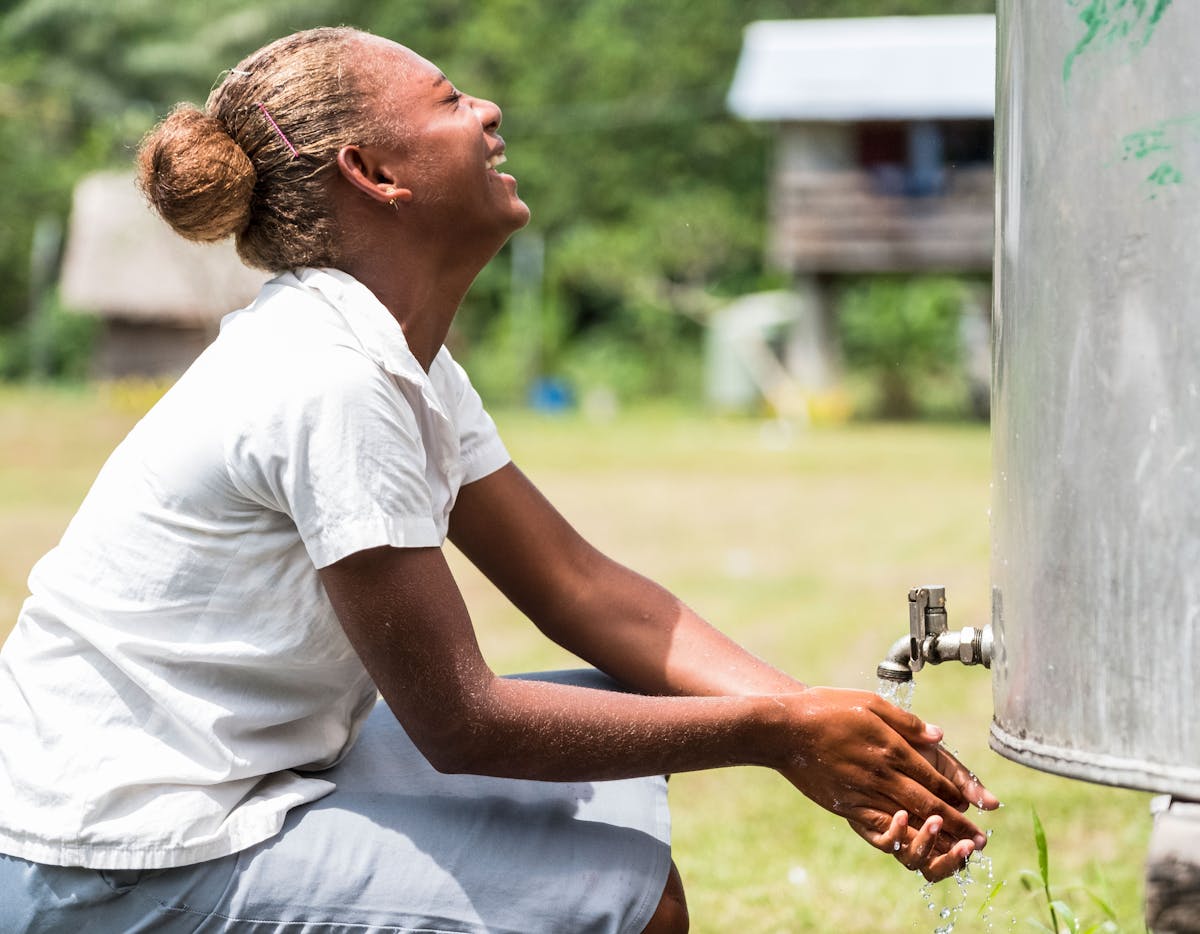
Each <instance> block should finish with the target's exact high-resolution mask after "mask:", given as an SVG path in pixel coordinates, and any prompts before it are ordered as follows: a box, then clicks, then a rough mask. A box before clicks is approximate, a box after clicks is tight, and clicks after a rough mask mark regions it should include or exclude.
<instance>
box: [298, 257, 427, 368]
mask: <svg viewBox="0 0 1200 934" xmlns="http://www.w3.org/2000/svg"><path fill="white" fill-rule="evenodd" d="M288 277H292V278H293V279H294V282H286V281H285V282H283V283H282V284H286V285H293V286H298V287H300V288H303V289H306V290H308V291H311V292H316V293H317V294H318V295H320V296H321V297H322V298H323V299H324V300H325V301H326V302H327V303H328V304H329V305H331V306H332V307H333V308H334V309H335V310H336V311H337V312H338V313H339V314H341V316H342V318H343V319H345V322H346V326H347V327H349V328H350V331H351V332H352V333H353V334H354V336H355V337H356V338H357V339H358V342H359V343H360V344H361V345H362V348H363V350H364V351H365V352H366V354H367V355H368V356H369V357H371V359H373V360H374V361H375V362H376V363H378V364H379V365H380V366H381V367H383V368H384V369H385V370H387V371H388V372H389V373H392V374H394V375H396V376H399V377H401V378H403V379H409V380H415V381H416V382H419V383H426V382H428V379H429V377H428V374H426V372H425V370H424V369H423V368H422V367H421V364H420V363H419V362H418V361H417V358H416V357H415V356H414V355H413V352H412V351H411V350H410V349H409V346H408V341H407V340H405V338H404V329H403V328H401V327H400V323H399V322H398V321H397V320H396V319H395V318H393V317H392V313H391V312H390V311H388V310H387V308H385V307H384V305H383V303H382V302H380V301H379V299H378V298H376V297H375V293H373V292H372V291H371V290H370V289H368V288H367V287H366V286H365V285H363V284H362V283H361V282H359V281H358V280H357V279H355V278H354V277H353V276H352V275H350V274H349V273H347V272H343V271H342V270H340V269H331V268H320V269H316V268H312V267H301V268H299V269H296V270H293V271H292V272H290V273H284V275H283V276H280V279H283V280H286V279H287V278H288ZM446 353H447V351H446V348H445V347H441V348H439V350H438V352H437V356H436V357H435V358H434V363H433V365H432V366H437V365H438V360H439V359H440V358H441V357H442V356H443V355H445V354H446ZM432 366H431V369H432Z"/></svg>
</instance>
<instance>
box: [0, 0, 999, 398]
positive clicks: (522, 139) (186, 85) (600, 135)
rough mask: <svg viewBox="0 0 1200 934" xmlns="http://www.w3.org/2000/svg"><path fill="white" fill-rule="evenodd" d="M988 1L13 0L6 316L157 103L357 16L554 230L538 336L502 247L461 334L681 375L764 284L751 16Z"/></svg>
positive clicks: (546, 357)
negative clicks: (430, 85)
mask: <svg viewBox="0 0 1200 934" xmlns="http://www.w3.org/2000/svg"><path fill="white" fill-rule="evenodd" d="M993 7H994V0H656V2H654V3H646V2H644V0H558V2H554V3H548V2H545V0H413V2H409V3H403V4H400V3H388V2H385V0H253V2H251V3H247V2H246V0H236V2H235V0H205V2H204V3H199V2H195V0H180V2H176V3H173V4H169V5H168V4H161V3H152V2H150V0H106V2H105V3H103V4H98V3H94V2H92V0H16V2H13V0H8V2H2V0H0V17H2V18H0V144H3V146H4V151H5V154H6V155H5V159H4V161H3V163H2V164H0V275H3V277H4V281H5V283H6V285H7V288H6V289H5V290H4V292H3V293H2V294H0V332H3V331H4V330H6V329H7V330H11V329H12V328H14V327H15V326H16V325H17V324H18V323H19V322H20V321H21V320H22V319H23V318H24V317H25V316H26V315H27V314H28V309H29V308H30V307H32V306H33V305H36V303H37V302H36V300H34V299H31V297H30V295H29V292H30V288H31V286H30V272H29V264H30V241H31V233H32V229H33V226H34V224H35V222H36V220H37V218H38V217H40V216H45V215H47V214H49V215H55V216H57V217H60V218H63V217H65V216H66V212H67V211H68V208H69V202H70V193H71V188H72V186H73V184H74V182H75V181H76V180H77V179H78V178H79V177H80V176H81V175H82V174H84V173H85V172H87V171H90V170H93V169H98V168H105V167H112V166H115V165H129V163H130V162H131V160H132V155H133V151H134V149H135V147H136V144H137V141H138V139H139V138H140V137H141V135H142V134H143V133H145V131H146V130H148V129H149V128H150V126H151V125H152V124H153V122H154V120H155V119H156V118H157V117H158V116H160V115H162V114H164V113H165V112H166V111H167V110H168V109H169V108H170V106H171V105H172V104H173V103H175V102H176V101H178V100H190V101H194V102H203V100H204V99H205V97H206V96H207V94H208V91H209V89H210V88H211V87H212V86H213V84H214V83H215V82H216V81H217V80H219V78H220V75H221V72H222V70H224V69H228V68H230V67H231V66H233V65H234V64H235V63H236V62H237V61H238V60H239V59H240V58H241V57H242V56H243V55H245V54H246V53H248V52H250V51H252V50H253V49H255V48H257V47H258V46H260V45H262V44H263V43H265V42H267V41H269V40H270V39H273V38H275V37H277V36H279V35H282V34H285V33H287V32H291V31H293V30H296V29H302V28H306V27H309V26H314V25H319V24H329V23H346V24H350V25H355V26H360V27H362V28H365V29H369V30H371V31H373V32H376V33H379V34H381V35H385V36H388V37H390V38H394V39H396V40H397V41H399V42H402V43H404V44H406V45H409V46H410V47H412V48H414V49H416V50H417V51H419V52H420V53H421V54H423V55H425V56H426V57H427V58H429V59H431V60H432V61H435V62H437V63H438V65H439V66H440V67H441V68H442V69H443V70H444V71H445V72H446V73H447V74H448V75H450V77H451V78H452V79H453V80H454V81H455V82H456V84H458V85H459V86H460V87H462V88H464V89H466V90H468V91H469V92H471V93H473V94H477V95H480V96H485V97H489V98H491V99H494V100H496V101H498V102H499V103H500V104H501V105H502V106H503V108H504V112H505V119H504V129H503V133H504V134H505V136H506V138H507V139H508V142H509V156H510V160H511V162H510V164H511V166H512V169H513V172H514V174H515V175H516V176H517V177H518V178H519V180H520V185H521V192H522V195H523V197H524V198H525V199H526V201H527V202H528V203H529V204H530V205H531V206H532V208H533V221H532V224H531V229H532V230H535V231H536V232H537V233H539V234H540V235H541V236H542V237H543V238H544V243H545V266H544V269H545V284H544V290H543V292H544V298H543V300H542V302H541V308H540V310H538V311H537V317H536V319H532V320H535V322H536V325H537V326H536V327H535V328H534V333H532V334H531V333H529V321H530V320H531V319H529V318H528V316H527V315H526V317H524V318H520V319H519V320H517V321H507V322H506V321H504V320H503V319H504V318H505V317H506V316H511V315H512V314H514V313H515V311H514V309H512V308H511V307H510V305H511V304H512V302H511V283H510V279H509V275H508V272H507V264H506V258H504V257H502V258H501V259H500V261H499V262H498V263H494V264H493V266H492V267H491V268H489V270H488V271H486V272H485V274H484V275H483V276H481V277H480V280H479V281H478V282H477V284H476V286H475V288H474V289H473V290H472V293H471V295H470V296H469V297H468V300H467V302H466V304H465V306H464V308H463V311H462V313H461V315H460V319H459V324H458V330H459V332H460V333H459V334H458V335H457V337H456V340H458V342H459V344H460V346H462V347H464V348H465V349H466V351H467V353H468V354H469V353H471V352H472V351H475V352H478V353H479V354H486V355H488V356H489V357H490V356H492V355H493V352H498V353H497V354H496V356H497V357H498V361H497V362H496V366H495V367H494V369H495V370H496V371H497V372H499V371H500V370H503V369H504V366H508V368H509V370H510V373H509V380H510V382H509V385H512V383H511V380H517V381H518V383H519V382H520V381H521V380H522V379H528V378H529V377H530V376H532V375H533V372H532V371H531V370H530V367H536V368H537V370H538V371H539V372H546V373H550V374H551V375H554V374H556V373H560V374H561V373H564V372H565V371H566V370H569V369H576V370H577V369H579V368H580V367H581V366H583V363H582V362H581V358H582V357H587V356H592V357H600V356H603V354H602V353H601V352H600V350H596V351H587V352H584V351H582V350H581V349H580V348H579V347H578V346H576V345H578V344H579V343H580V341H581V339H582V338H583V337H588V338H589V339H591V338H601V337H603V340H602V341H601V344H602V345H603V347H606V348H609V349H608V350H604V353H610V352H611V353H612V354H615V355H617V356H622V357H624V356H629V357H630V358H631V359H636V360H641V361H642V363H643V366H647V367H650V368H651V370H652V372H651V373H649V374H648V375H647V378H641V377H639V378H638V379H632V380H631V379H626V380H624V382H625V383H627V384H628V386H627V387H626V388H628V389H629V390H630V391H637V392H641V391H643V390H644V391H656V390H659V389H664V388H670V386H668V385H667V384H668V383H670V382H671V380H670V379H668V378H667V374H668V372H671V371H672V368H671V367H661V366H660V364H662V363H663V362H664V358H663V357H662V356H661V355H662V354H663V353H664V352H667V351H669V352H670V353H671V354H672V355H673V356H674V357H679V358H682V357H683V356H686V355H687V354H688V353H690V354H692V356H693V357H694V356H695V355H696V354H697V353H698V349H697V345H698V340H697V339H696V337H697V334H698V328H697V327H696V326H695V325H694V324H693V323H691V322H690V320H689V319H690V318H694V317H697V316H702V315H703V314H704V313H705V312H706V311H707V309H708V308H709V307H711V305H712V303H713V301H714V300H715V297H717V296H720V295H722V294H734V293H736V292H738V291H745V290H747V289H751V288H755V287H759V286H760V285H761V284H762V278H763V275H764V272H763V269H762V237H763V233H764V231H763V227H764V213H765V206H766V205H765V201H766V195H765V174H766V167H767V163H768V146H769V143H770V133H769V130H767V129H766V128H763V127H760V126H755V125H750V124H746V123H742V122H739V121H737V120H735V119H733V118H732V117H731V116H730V115H729V114H728V113H727V112H726V110H725V105H724V96H725V92H726V90H727V89H728V85H729V80H730V78H731V76H732V73H733V68H734V64H735V62H736V60H737V54H738V50H739V48H740V44H741V38H742V29H743V27H744V26H745V25H746V24H747V23H749V22H750V21H752V20H755V19H766V18H794V17H820V16H859V15H880V14H922V13H947V12H988V11H991V10H992V9H993ZM505 341H507V344H506V343H504V342H505ZM497 342H499V343H497ZM505 360H507V363H504V361H505ZM489 362H491V361H489ZM625 362H626V364H628V363H629V362H630V360H626V361H625ZM473 365H474V364H473ZM588 365H589V366H590V365H591V364H588ZM655 368H657V369H655ZM684 369H687V367H684ZM651 377H652V378H651ZM660 377H661V378H660Z"/></svg>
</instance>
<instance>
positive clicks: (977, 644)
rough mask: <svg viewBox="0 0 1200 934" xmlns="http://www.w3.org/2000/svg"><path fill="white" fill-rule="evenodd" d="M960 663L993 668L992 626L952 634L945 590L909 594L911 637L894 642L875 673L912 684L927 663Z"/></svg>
mask: <svg viewBox="0 0 1200 934" xmlns="http://www.w3.org/2000/svg"><path fill="white" fill-rule="evenodd" d="M955 660H958V661H960V662H962V663H963V664H964V665H983V667H984V668H991V667H992V627H991V624H990V623H989V624H987V625H985V626H984V627H983V628H982V629H974V628H972V627H970V626H967V627H965V628H964V629H961V630H955V631H951V630H950V627H949V625H948V623H947V618H946V588H945V587H940V586H937V587H914V588H913V589H912V590H910V591H909V592H908V635H907V636H903V637H901V638H899V639H897V640H896V641H895V643H893V645H892V648H891V650H890V651H889V652H888V654H887V658H885V659H884V660H883V661H882V662H880V663H879V667H878V668H877V669H875V673H876V674H877V675H878V676H879V677H880V678H884V679H886V680H888V681H911V680H912V676H913V675H914V674H915V673H916V672H918V671H920V670H921V669H922V668H924V667H925V664H926V663H928V664H930V665H940V664H941V663H942V662H948V661H955Z"/></svg>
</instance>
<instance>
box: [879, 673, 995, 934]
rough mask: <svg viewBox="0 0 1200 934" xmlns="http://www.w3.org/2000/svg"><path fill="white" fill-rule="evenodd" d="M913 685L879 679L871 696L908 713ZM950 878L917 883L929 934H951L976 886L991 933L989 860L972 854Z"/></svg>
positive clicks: (992, 876)
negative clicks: (947, 882) (929, 919)
mask: <svg viewBox="0 0 1200 934" xmlns="http://www.w3.org/2000/svg"><path fill="white" fill-rule="evenodd" d="M916 686H917V685H916V680H915V679H913V680H909V681H890V680H888V679H886V678H880V679H879V685H878V687H877V688H876V689H875V693H876V694H878V695H879V696H880V697H882V698H883V699H884V700H886V701H888V702H889V703H892V704H895V705H896V706H897V707H899V708H900V709H901V710H912V701H913V693H914V692H915V691H916ZM950 752H951V754H953V752H954V751H953V750H950ZM1001 807H1003V805H1001ZM987 836H988V838H989V839H990V838H991V836H992V832H991V830H988V831H987ZM952 878H953V880H954V883H955V888H953V889H951V888H949V887H947V886H944V885H943V886H940V887H938V886H937V885H936V884H935V883H933V882H923V883H922V884H921V888H920V894H921V899H922V900H923V901H924V903H925V908H926V910H928V911H930V912H933V913H934V915H935V918H936V920H935V921H934V927H933V934H952V932H953V931H954V928H955V925H956V924H958V922H959V921H961V920H962V919H963V917H962V916H963V911H964V910H965V908H966V906H967V900H968V898H969V897H970V896H971V894H972V890H973V888H974V887H976V886H979V887H980V888H981V889H982V893H983V894H982V900H983V901H982V907H981V908H980V909H979V920H980V921H981V922H982V924H983V927H982V930H984V931H986V932H989V934H991V932H993V931H995V925H994V921H993V917H992V907H991V898H992V895H993V894H994V893H995V891H996V889H997V884H996V878H995V873H994V871H993V868H992V858H991V857H990V856H985V855H983V854H982V853H972V854H971V857H970V858H969V859H968V860H967V862H966V865H965V866H963V868H962V869H960V870H959V871H958V872H956V873H955V874H954V875H953V877H952ZM1002 884H1003V883H1001V885H1002ZM1016 923H1017V919H1016V918H1015V917H1013V918H1010V919H1009V922H1008V927H1009V929H1010V930H1011V929H1012V928H1014V927H1015V926H1016Z"/></svg>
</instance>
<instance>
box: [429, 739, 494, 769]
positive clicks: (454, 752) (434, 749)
mask: <svg viewBox="0 0 1200 934" xmlns="http://www.w3.org/2000/svg"><path fill="white" fill-rule="evenodd" d="M417 748H418V749H419V750H420V752H421V755H423V756H424V757H425V760H426V761H427V762H428V763H429V764H430V765H431V766H433V768H434V769H435V770H436V771H438V772H441V773H442V774H443V775H482V774H486V770H483V769H481V768H480V766H479V761H480V756H479V755H478V754H477V753H476V752H475V751H474V750H472V748H471V744H470V743H469V742H466V741H459V740H448V739H439V740H438V741H437V742H426V743H421V744H419V745H418V746H417Z"/></svg>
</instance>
